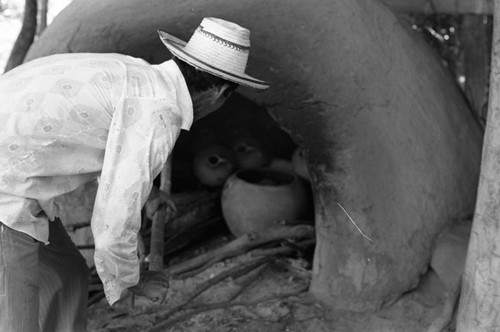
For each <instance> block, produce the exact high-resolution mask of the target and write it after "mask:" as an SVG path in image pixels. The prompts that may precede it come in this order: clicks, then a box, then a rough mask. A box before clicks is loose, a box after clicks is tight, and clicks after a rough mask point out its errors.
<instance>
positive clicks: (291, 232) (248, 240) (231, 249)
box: [165, 225, 315, 276]
mask: <svg viewBox="0 0 500 332" xmlns="http://www.w3.org/2000/svg"><path fill="white" fill-rule="evenodd" d="M314 236H315V231H314V227H313V226H310V225H297V226H278V227H273V228H270V229H267V230H266V231H264V232H259V233H257V232H253V233H248V234H244V235H242V236H240V237H238V238H236V239H235V240H233V241H231V242H229V243H227V244H226V245H224V246H222V247H220V248H217V249H215V250H212V251H210V252H207V253H205V254H203V255H199V256H197V257H194V258H192V259H190V260H188V261H185V262H182V263H179V264H177V265H175V266H171V267H169V268H166V269H165V272H166V273H168V274H170V275H173V276H175V275H182V274H185V273H187V272H190V271H193V270H195V269H199V268H200V267H208V266H209V265H211V264H215V263H216V262H219V261H221V260H223V259H226V258H229V257H234V256H236V255H239V254H242V253H245V252H247V251H249V250H250V249H253V248H256V247H259V246H262V245H264V244H266V243H269V242H273V241H279V240H284V239H303V238H313V237H314Z"/></svg>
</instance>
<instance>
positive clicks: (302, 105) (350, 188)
mask: <svg viewBox="0 0 500 332" xmlns="http://www.w3.org/2000/svg"><path fill="white" fill-rule="evenodd" d="M137 13H141V14H140V15H138V14H137ZM204 16H215V17H223V18H226V19H229V20H233V21H235V22H238V23H239V24H241V25H242V26H245V27H248V28H249V29H250V30H251V34H252V51H251V55H250V60H249V66H248V70H247V71H248V72H249V73H251V74H252V75H254V76H256V77H260V78H262V79H265V80H269V81H271V82H274V85H273V86H272V87H271V89H269V90H268V91H266V92H260V91H254V90H251V89H245V88H241V89H240V92H241V93H242V94H244V95H245V96H246V97H248V98H250V99H251V100H253V101H255V102H257V103H259V104H262V105H267V110H268V112H269V113H271V114H272V115H273V117H274V118H275V119H276V120H277V121H278V122H279V123H280V124H281V125H282V126H283V127H284V128H285V129H286V130H287V132H289V133H291V135H292V137H293V139H295V141H296V142H297V143H301V145H302V146H303V147H304V148H305V149H306V151H307V152H308V161H309V168H310V171H311V184H312V187H313V193H314V201H315V214H316V229H317V247H316V253H315V258H314V270H313V280H312V287H311V291H312V293H313V294H314V295H316V296H317V297H318V298H319V299H321V300H322V301H324V302H325V303H327V304H329V305H331V306H332V307H333V308H337V309H351V310H359V311H361V310H367V309H376V308H378V307H380V306H381V305H382V304H383V303H384V302H386V301H390V300H392V299H394V298H396V297H398V296H400V294H401V293H403V292H405V291H407V290H409V289H411V288H412V287H414V286H415V284H416V283H417V282H418V280H419V276H420V273H422V272H423V271H424V270H425V268H426V266H427V265H428V261H429V257H430V251H431V244H432V241H433V239H434V237H435V236H436V235H437V234H438V233H439V232H440V231H441V230H442V229H443V227H444V226H445V225H446V224H447V223H449V222H450V221H452V220H454V219H458V218H463V217H465V216H467V215H470V214H471V213H472V211H473V203H474V200H475V194H476V187H477V175H478V171H479V160H480V144H481V136H482V133H481V130H480V128H479V126H478V125H477V123H476V122H475V121H474V119H473V117H472V115H471V112H470V110H469V109H468V107H467V105H466V103H465V100H464V98H463V96H462V94H461V92H460V91H459V89H458V87H457V85H456V83H455V81H454V79H453V78H452V77H451V76H450V75H449V72H448V71H447V70H446V69H444V68H443V66H442V65H441V62H440V61H439V60H438V58H437V56H436V55H435V54H434V53H433V52H432V51H431V49H430V48H429V47H428V46H427V45H426V44H425V42H424V41H423V39H422V38H421V36H420V35H418V34H416V33H415V32H413V31H412V30H411V29H409V28H406V27H405V26H404V24H403V23H402V22H399V21H398V20H397V18H396V16H395V15H394V14H393V13H392V12H391V11H389V10H388V9H387V7H386V6H384V5H382V4H381V3H379V2H378V1H374V0H337V1H331V0H310V1H303V0H287V1H268V0H240V1H238V2H237V3H236V2H235V3H234V4H233V3H231V4H229V3H228V2H227V1H226V0H204V1H200V0H171V1H163V0H150V1H148V2H147V4H146V3H145V2H144V1H139V0H109V1H106V2H104V1H100V0H75V1H74V2H72V3H71V4H70V5H69V6H68V8H67V9H66V10H65V11H64V12H62V13H61V15H59V17H58V19H57V20H55V21H54V23H52V24H51V25H49V26H48V27H47V29H46V31H45V33H44V34H43V35H42V36H41V37H40V38H39V40H38V41H37V43H35V44H34V45H33V47H32V48H31V50H30V53H29V55H28V58H36V57H39V56H43V55H47V54H53V53H63V52H68V51H70V52H79V51H86V52H88V51H91V52H119V53H125V54H129V55H132V56H136V57H141V58H143V59H146V60H148V61H150V62H152V63H158V62H161V61H164V60H166V59H168V58H169V57H170V55H169V54H168V52H167V51H166V49H165V48H164V46H163V45H162V43H161V42H160V41H159V40H158V36H157V33H156V30H157V29H162V30H165V31H168V32H170V33H172V34H173V35H175V36H178V37H179V38H182V39H184V40H187V39H188V38H189V37H190V35H191V34H192V32H193V31H194V29H195V28H196V27H197V26H198V24H199V23H200V22H201V20H202V18H203V17H204ZM233 111H234V112H237V111H238V110H237V109H234V110H233ZM271 144H272V143H271ZM354 224H356V225H354ZM358 228H359V229H360V230H361V231H362V232H363V233H364V234H365V235H366V236H368V237H369V238H370V239H371V240H372V241H370V240H368V239H367V238H366V237H364V236H363V235H362V234H361V233H360V232H359V231H358Z"/></svg>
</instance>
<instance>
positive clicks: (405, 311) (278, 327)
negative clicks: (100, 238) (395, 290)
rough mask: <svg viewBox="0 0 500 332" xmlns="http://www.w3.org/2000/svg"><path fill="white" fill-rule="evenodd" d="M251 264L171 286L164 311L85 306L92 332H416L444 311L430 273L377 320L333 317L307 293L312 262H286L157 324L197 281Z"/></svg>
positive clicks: (229, 282) (225, 285)
mask: <svg viewBox="0 0 500 332" xmlns="http://www.w3.org/2000/svg"><path fill="white" fill-rule="evenodd" d="M219 243H220V242H219ZM197 250H198V252H199V251H200V250H201V251H203V250H204V249H200V248H198V249H197ZM249 259H251V257H250V256H249V255H241V256H237V257H236V258H232V259H230V260H226V261H224V262H221V263H218V264H215V265H214V266H212V267H210V268H208V269H207V270H205V271H203V272H202V273H200V274H198V275H196V276H193V277H189V278H183V279H177V280H175V279H174V280H171V283H170V289H169V295H168V298H167V301H166V304H163V305H159V306H152V305H150V304H149V303H147V302H145V300H144V299H140V298H135V302H134V304H133V305H132V304H131V301H130V299H127V300H124V301H122V302H120V303H118V304H116V305H115V306H113V307H110V306H109V305H108V304H107V302H106V301H105V300H104V299H102V300H100V301H99V302H97V303H95V304H93V305H91V306H90V307H89V311H90V312H89V320H88V324H89V331H91V332H104V331H113V332H132V331H134V332H136V331H149V329H150V328H151V327H152V326H154V325H157V324H161V323H162V322H165V321H167V320H168V321H170V322H171V324H169V325H167V326H164V327H159V328H158V329H157V330H151V331H194V332H204V331H207V332H208V331H211V332H213V331H221V332H229V331H241V332H254V331H260V332H264V331H266V332H267V331H270V332H274V331H297V332H299V331H300V332H302V331H311V332H313V331H314V332H327V331H341V332H350V331H354V332H357V331H373V332H391V331H394V332H403V331H404V332H420V331H425V329H426V327H427V326H428V325H429V324H430V323H431V322H432V320H433V319H434V318H435V317H437V315H439V313H440V312H441V309H442V303H443V291H442V289H443V287H442V284H440V281H439V279H438V278H437V277H436V276H435V274H434V273H432V271H431V272H429V273H428V274H427V275H426V277H425V278H423V279H422V282H421V284H420V285H419V287H417V289H416V290H414V291H412V292H409V293H408V294H404V295H403V296H402V297H401V298H400V299H398V300H397V301H395V302H394V303H392V304H390V305H387V306H386V307H384V308H382V309H381V310H380V311H379V312H377V313H354V312H345V311H344V312H338V311H337V312H335V311H332V310H329V309H328V308H327V307H325V306H323V305H322V304H321V303H319V302H318V301H316V300H315V299H314V298H313V297H312V296H311V295H310V294H309V293H308V292H307V288H308V286H309V282H310V277H311V270H310V265H311V262H310V261H308V260H307V259H305V258H301V257H293V258H292V257H284V258H282V259H279V260H278V261H275V262H273V263H269V264H268V265H266V266H264V267H261V268H260V269H257V270H255V271H252V272H250V273H248V274H246V275H243V276H241V277H239V278H235V279H232V278H228V279H226V280H224V281H222V282H220V283H218V284H217V285H215V286H213V287H211V288H209V289H208V290H207V291H205V292H204V293H202V294H201V295H200V296H199V297H197V298H195V299H193V300H192V301H190V302H189V305H188V306H187V307H186V308H185V309H184V310H178V311H176V312H174V313H172V314H171V315H169V316H168V317H167V318H166V319H163V320H161V319H158V318H157V315H158V313H164V312H166V311H167V310H170V309H172V308H174V307H176V306H178V305H179V304H181V303H183V302H185V301H186V299H187V298H188V297H190V295H192V294H193V292H194V289H195V288H196V286H198V285H200V284H201V283H202V282H204V281H206V280H208V279H210V278H213V277H215V276H217V275H218V274H219V273H222V272H224V271H226V270H228V269H229V268H231V267H234V266H236V265H238V264H241V263H244V262H245V261H247V260H249ZM238 294H239V295H238ZM266 299H268V300H266ZM218 303H221V304H220V306H219V305H214V304H218ZM231 303H232V304H231ZM172 319H173V321H172Z"/></svg>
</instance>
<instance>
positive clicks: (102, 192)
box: [0, 54, 193, 304]
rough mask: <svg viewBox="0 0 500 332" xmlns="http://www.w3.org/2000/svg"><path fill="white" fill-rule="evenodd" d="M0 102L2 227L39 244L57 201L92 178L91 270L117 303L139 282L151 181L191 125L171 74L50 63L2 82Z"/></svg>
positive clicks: (94, 58) (77, 60) (95, 57)
mask: <svg viewBox="0 0 500 332" xmlns="http://www.w3.org/2000/svg"><path fill="white" fill-rule="evenodd" d="M0 100H2V104H1V106H0V220H1V221H2V222H4V223H5V224H7V225H8V226H9V227H11V228H13V229H16V230H18V231H21V232H24V233H27V234H29V235H30V236H32V237H33V238H35V239H37V240H39V241H42V242H45V243H47V241H48V220H50V219H53V218H54V217H55V216H57V215H68V214H67V213H62V212H65V211H64V205H63V204H62V203H63V202H64V201H65V200H64V199H63V198H64V197H65V196H64V195H72V193H79V194H81V190H80V191H78V190H77V191H75V189H77V188H80V187H81V186H83V185H85V184H87V183H89V182H90V181H95V179H96V178H98V177H99V176H100V179H99V183H100V185H99V187H98V190H97V194H96V200H95V204H94V209H93V214H92V229H93V234H94V241H95V245H96V254H95V263H96V268H97V271H98V272H99V275H100V277H101V279H102V281H103V284H104V286H105V292H106V296H107V299H108V301H109V302H110V303H111V304H112V303H114V302H116V300H118V299H119V297H120V295H121V293H122V291H123V290H124V289H126V288H128V287H130V286H133V285H135V284H136V283H137V281H138V278H139V265H138V262H137V252H136V250H137V232H138V230H139V227H140V211H141V208H142V206H143V204H144V203H145V201H146V199H147V197H148V195H149V192H150V190H151V187H152V182H153V180H154V178H155V177H156V176H157V175H158V174H159V172H160V170H161V168H162V166H163V164H164V163H165V161H166V159H167V156H168V154H169V153H170V152H171V151H172V149H173V146H174V143H175V141H176V139H177V137H178V135H179V133H180V130H181V129H186V130H187V129H189V127H190V126H191V123H192V121H193V118H192V103H191V99H190V96H189V92H188V89H187V86H186V84H185V82H184V78H183V77H182V75H181V74H180V71H179V69H178V68H177V66H176V65H175V63H173V62H172V61H167V62H165V63H163V64H161V65H153V66H152V65H150V64H148V63H146V62H145V61H143V60H140V59H135V58H132V57H128V56H124V55H118V54H62V55H54V56H49V57H46V58H41V59H38V60H34V61H31V62H29V63H27V64H24V65H22V66H19V67H17V68H15V69H13V70H11V71H10V72H8V73H6V74H4V75H1V76H0ZM90 187H92V186H89V188H90ZM75 195H76V194H75Z"/></svg>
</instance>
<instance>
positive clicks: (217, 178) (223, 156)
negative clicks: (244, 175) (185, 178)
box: [193, 144, 234, 187]
mask: <svg viewBox="0 0 500 332" xmlns="http://www.w3.org/2000/svg"><path fill="white" fill-rule="evenodd" d="M193 170H194V174H195V175H196V177H197V178H198V180H199V181H200V182H201V183H203V184H204V185H207V186H211V187H216V186H222V185H223V184H224V182H225V181H226V179H227V178H228V177H229V175H231V173H232V172H233V170H234V157H233V156H232V153H231V150H229V149H227V148H225V147H223V146H221V145H216V144H212V145H208V146H206V147H204V148H202V149H201V150H199V151H198V152H197V153H196V154H195V155H194V159H193Z"/></svg>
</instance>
